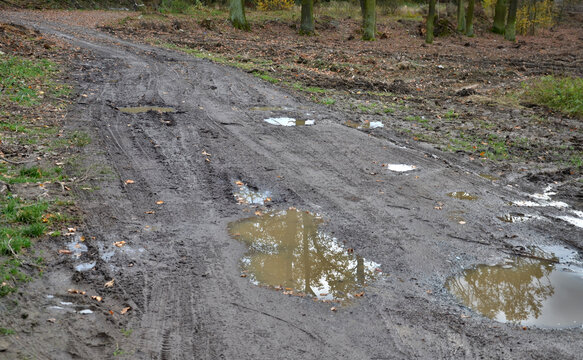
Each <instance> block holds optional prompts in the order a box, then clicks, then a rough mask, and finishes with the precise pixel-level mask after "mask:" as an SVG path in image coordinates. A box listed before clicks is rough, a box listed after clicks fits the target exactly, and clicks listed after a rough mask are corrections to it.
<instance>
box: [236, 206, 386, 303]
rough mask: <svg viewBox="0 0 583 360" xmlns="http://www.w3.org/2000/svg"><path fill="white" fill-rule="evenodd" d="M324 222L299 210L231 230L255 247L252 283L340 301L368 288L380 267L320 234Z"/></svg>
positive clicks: (247, 262)
mask: <svg viewBox="0 0 583 360" xmlns="http://www.w3.org/2000/svg"><path fill="white" fill-rule="evenodd" d="M321 222H322V220H320V219H317V218H315V217H314V216H313V215H311V214H309V213H305V212H299V211H296V210H288V211H282V212H277V213H273V214H267V215H265V216H262V217H258V218H249V219H244V220H242V221H239V222H236V223H234V224H232V225H231V226H230V231H231V234H239V236H240V237H239V239H240V240H242V241H244V242H245V243H247V244H248V245H249V247H250V248H251V250H250V252H249V253H248V254H247V255H246V257H245V258H244V259H243V264H244V267H245V269H246V270H248V272H249V273H250V276H251V277H252V279H253V280H256V281H257V282H259V283H261V284H267V285H273V286H278V285H282V286H284V287H288V288H293V289H294V290H296V291H302V292H304V293H306V294H312V295H315V296H320V293H328V294H329V296H328V298H335V299H341V298H345V297H346V296H347V294H349V293H353V292H355V291H357V290H358V289H359V288H361V287H363V286H364V285H365V283H366V282H367V281H368V280H370V279H371V278H372V277H373V276H374V274H375V268H376V264H374V263H372V262H370V261H365V260H364V259H363V258H362V257H359V256H356V255H353V254H350V253H347V251H346V249H344V248H342V247H341V246H339V245H338V244H337V243H336V241H335V240H334V239H333V238H332V237H330V236H328V235H326V234H322V233H320V232H318V224H320V223H321Z"/></svg>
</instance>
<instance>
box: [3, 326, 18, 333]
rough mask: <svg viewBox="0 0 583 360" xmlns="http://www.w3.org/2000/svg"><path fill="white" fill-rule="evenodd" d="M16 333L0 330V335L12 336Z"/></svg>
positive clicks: (5, 329) (4, 329) (10, 330)
mask: <svg viewBox="0 0 583 360" xmlns="http://www.w3.org/2000/svg"><path fill="white" fill-rule="evenodd" d="M14 334H16V332H15V331H14V330H12V329H7V328H3V327H2V328H0V335H14Z"/></svg>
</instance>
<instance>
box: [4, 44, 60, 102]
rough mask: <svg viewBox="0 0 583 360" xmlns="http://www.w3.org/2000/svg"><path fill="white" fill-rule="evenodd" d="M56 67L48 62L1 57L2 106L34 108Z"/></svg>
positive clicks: (47, 88) (46, 89)
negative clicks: (14, 105) (8, 104)
mask: <svg viewBox="0 0 583 360" xmlns="http://www.w3.org/2000/svg"><path fill="white" fill-rule="evenodd" d="M56 69H57V67H56V65H55V64H54V63H53V62H51V61H48V60H44V59H43V60H28V59H24V58H21V57H17V56H6V55H2V56H0V87H1V88H2V92H0V104H7V103H16V104H19V105H21V106H25V107H28V106H33V105H37V104H38V103H39V99H40V98H41V96H42V95H43V94H45V92H47V91H48V90H52V89H51V87H48V86H47V85H48V84H49V83H51V82H50V77H51V74H53V73H55V72H56Z"/></svg>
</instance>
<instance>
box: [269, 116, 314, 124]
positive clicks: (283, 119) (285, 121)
mask: <svg viewBox="0 0 583 360" xmlns="http://www.w3.org/2000/svg"><path fill="white" fill-rule="evenodd" d="M263 121H265V122H266V123H268V124H271V125H277V126H309V125H314V123H315V122H314V120H296V119H292V118H288V117H281V118H269V119H265V120H263Z"/></svg>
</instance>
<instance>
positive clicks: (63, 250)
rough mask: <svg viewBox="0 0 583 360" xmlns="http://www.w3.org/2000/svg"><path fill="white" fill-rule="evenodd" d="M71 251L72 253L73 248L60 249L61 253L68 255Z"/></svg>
mask: <svg viewBox="0 0 583 360" xmlns="http://www.w3.org/2000/svg"><path fill="white" fill-rule="evenodd" d="M70 253H71V250H66V249H61V250H59V254H67V255H68V254H70Z"/></svg>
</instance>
